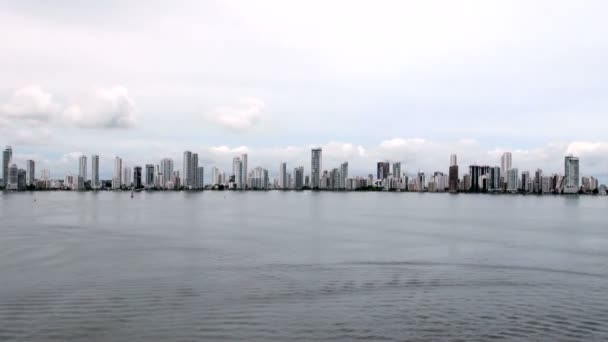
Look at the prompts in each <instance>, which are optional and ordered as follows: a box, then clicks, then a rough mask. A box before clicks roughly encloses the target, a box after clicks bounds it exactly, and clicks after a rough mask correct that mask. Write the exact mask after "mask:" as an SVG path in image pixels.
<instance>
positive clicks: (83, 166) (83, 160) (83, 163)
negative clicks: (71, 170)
mask: <svg viewBox="0 0 608 342" xmlns="http://www.w3.org/2000/svg"><path fill="white" fill-rule="evenodd" d="M78 177H82V181H83V182H86V181H87V157H86V156H80V158H78Z"/></svg>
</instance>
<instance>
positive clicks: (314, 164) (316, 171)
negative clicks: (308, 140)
mask: <svg viewBox="0 0 608 342" xmlns="http://www.w3.org/2000/svg"><path fill="white" fill-rule="evenodd" d="M310 152H311V156H310V187H311V188H312V189H319V187H320V185H321V168H322V162H323V150H322V149H321V148H320V147H319V148H313V149H311V151H310Z"/></svg>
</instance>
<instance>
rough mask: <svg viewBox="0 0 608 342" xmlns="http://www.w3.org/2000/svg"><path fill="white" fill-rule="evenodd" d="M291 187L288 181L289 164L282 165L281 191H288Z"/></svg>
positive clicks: (280, 172)
mask: <svg viewBox="0 0 608 342" xmlns="http://www.w3.org/2000/svg"><path fill="white" fill-rule="evenodd" d="M288 187H289V183H288V179H287V163H281V164H280V165H279V189H281V190H287V188H288Z"/></svg>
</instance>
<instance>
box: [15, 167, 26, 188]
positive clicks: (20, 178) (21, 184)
mask: <svg viewBox="0 0 608 342" xmlns="http://www.w3.org/2000/svg"><path fill="white" fill-rule="evenodd" d="M26 175H27V173H26V172H25V170H23V169H19V170H18V171H17V189H18V190H25V186H26Z"/></svg>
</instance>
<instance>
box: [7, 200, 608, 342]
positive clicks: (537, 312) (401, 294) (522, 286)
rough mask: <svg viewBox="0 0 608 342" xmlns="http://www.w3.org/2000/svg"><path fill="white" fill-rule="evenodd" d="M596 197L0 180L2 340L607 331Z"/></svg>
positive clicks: (604, 253)
mask: <svg viewBox="0 0 608 342" xmlns="http://www.w3.org/2000/svg"><path fill="white" fill-rule="evenodd" d="M34 198H36V201H34ZM607 209H608V198H606V197H580V198H578V197H552V196H544V197H536V196H492V195H457V196H454V195H448V194H414V193H312V192H304V193H295V192H284V193H283V192H248V193H235V192H210V191H209V192H204V193H183V192H182V193H136V194H135V198H134V199H131V198H130V194H129V193H128V192H124V193H110V192H102V193H67V192H48V193H35V194H33V193H18V194H16V193H12V194H7V193H4V194H2V195H0V340H2V341H12V340H16V341H84V340H86V341H107V340H112V341H169V340H170V341H191V340H208V341H212V340H248V341H255V340H259V341H267V340H279V341H287V340H357V339H373V340H413V341H437V340H446V341H458V340H460V341H476V340H477V341H487V340H491V339H503V340H507V341H509V340H510V341H530V340H542V341H575V340H597V341H605V340H607V339H608V296H607V294H608V224H606V213H607Z"/></svg>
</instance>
